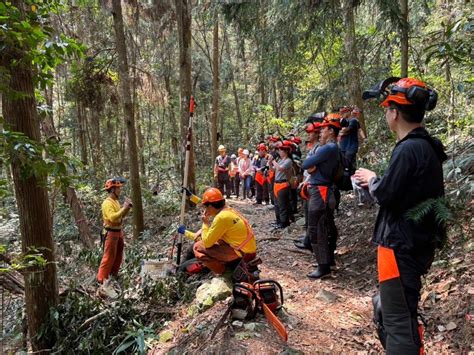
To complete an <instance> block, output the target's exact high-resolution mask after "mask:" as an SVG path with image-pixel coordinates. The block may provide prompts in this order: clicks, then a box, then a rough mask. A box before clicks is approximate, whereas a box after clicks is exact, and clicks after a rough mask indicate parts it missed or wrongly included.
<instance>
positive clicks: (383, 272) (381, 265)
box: [377, 245, 400, 282]
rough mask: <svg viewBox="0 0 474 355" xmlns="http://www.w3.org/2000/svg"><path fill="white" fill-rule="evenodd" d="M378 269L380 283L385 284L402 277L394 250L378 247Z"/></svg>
mask: <svg viewBox="0 0 474 355" xmlns="http://www.w3.org/2000/svg"><path fill="white" fill-rule="evenodd" d="M377 269H378V273H379V282H384V281H387V280H390V279H394V278H396V277H400V272H399V271H398V266H397V260H396V259H395V253H394V252H393V249H390V248H385V247H382V246H380V245H379V246H378V248H377Z"/></svg>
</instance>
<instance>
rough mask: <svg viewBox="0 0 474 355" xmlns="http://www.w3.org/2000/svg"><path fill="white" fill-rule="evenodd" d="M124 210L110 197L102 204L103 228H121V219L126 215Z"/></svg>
mask: <svg viewBox="0 0 474 355" xmlns="http://www.w3.org/2000/svg"><path fill="white" fill-rule="evenodd" d="M126 211H127V210H126V209H125V208H123V207H122V208H121V207H120V203H119V202H118V201H117V200H114V199H112V198H110V197H107V198H106V199H105V200H104V202H102V219H103V220H104V227H106V228H112V229H120V228H121V227H122V217H123V216H124V215H125V213H126Z"/></svg>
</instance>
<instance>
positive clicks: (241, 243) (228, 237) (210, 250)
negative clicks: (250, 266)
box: [178, 188, 257, 275]
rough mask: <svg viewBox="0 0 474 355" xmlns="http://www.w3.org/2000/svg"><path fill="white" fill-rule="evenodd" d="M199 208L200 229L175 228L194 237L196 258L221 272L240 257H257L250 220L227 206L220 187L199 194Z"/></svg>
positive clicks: (187, 235) (215, 270)
mask: <svg viewBox="0 0 474 355" xmlns="http://www.w3.org/2000/svg"><path fill="white" fill-rule="evenodd" d="M202 208H203V213H202V217H201V219H202V228H201V230H200V232H199V233H193V232H191V231H188V230H186V227H185V226H179V228H178V232H179V233H181V234H184V235H185V236H186V237H187V238H189V239H191V240H194V241H195V243H194V246H193V251H194V255H195V257H196V258H197V260H198V261H200V262H202V263H204V265H205V266H206V267H207V268H209V269H210V270H211V271H213V272H214V273H216V274H218V275H220V274H223V273H224V271H225V269H226V266H229V267H231V268H234V267H235V266H237V264H238V263H239V262H240V260H241V259H242V258H243V259H244V261H246V262H247V261H250V260H252V259H254V258H255V257H256V252H257V242H256V240H255V236H254V233H253V231H252V228H251V226H250V224H249V222H248V221H247V219H245V218H244V217H243V216H242V215H241V214H240V213H239V212H238V211H236V210H235V209H233V208H230V207H228V206H226V201H225V199H224V196H223V195H222V193H221V192H220V190H218V189H216V188H209V189H207V190H206V191H205V192H204V194H203V196H202ZM211 219H212V222H211Z"/></svg>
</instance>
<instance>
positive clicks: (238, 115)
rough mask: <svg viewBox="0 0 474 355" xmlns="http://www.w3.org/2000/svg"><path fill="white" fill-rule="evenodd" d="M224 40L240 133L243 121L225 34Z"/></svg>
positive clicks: (228, 43) (227, 38)
mask: <svg viewBox="0 0 474 355" xmlns="http://www.w3.org/2000/svg"><path fill="white" fill-rule="evenodd" d="M225 41H226V51H227V57H228V60H229V64H230V65H229V66H230V80H231V81H232V94H233V96H234V103H235V115H236V118H237V123H238V125H239V128H240V129H239V133H240V134H241V132H242V128H243V126H244V123H243V121H242V114H241V112H240V102H239V93H238V92H237V86H236V85H235V76H234V70H235V69H234V66H233V63H232V54H231V50H230V41H229V37H228V36H227V35H226V36H225ZM237 138H242V136H240V137H237Z"/></svg>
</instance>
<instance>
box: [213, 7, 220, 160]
mask: <svg viewBox="0 0 474 355" xmlns="http://www.w3.org/2000/svg"><path fill="white" fill-rule="evenodd" d="M219 84H220V82H219V18H218V15H217V10H216V13H215V14H214V30H213V32H212V112H211V157H212V156H214V155H216V154H217V125H218V123H219V96H220V92H219Z"/></svg>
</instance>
